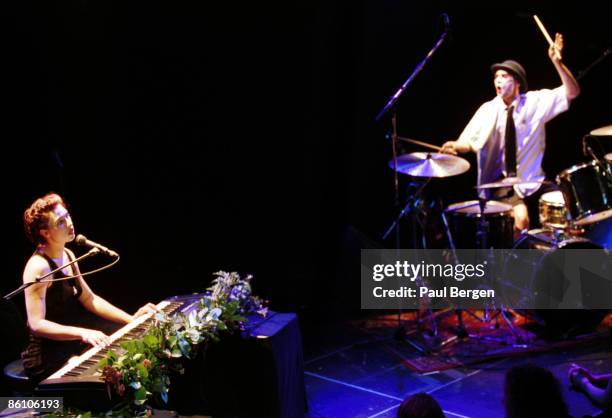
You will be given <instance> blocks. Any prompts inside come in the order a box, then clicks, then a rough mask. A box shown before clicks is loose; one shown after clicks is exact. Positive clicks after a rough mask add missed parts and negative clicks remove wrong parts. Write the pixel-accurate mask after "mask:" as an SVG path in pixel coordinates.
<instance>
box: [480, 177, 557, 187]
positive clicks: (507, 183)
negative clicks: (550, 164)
mask: <svg viewBox="0 0 612 418" xmlns="http://www.w3.org/2000/svg"><path fill="white" fill-rule="evenodd" d="M545 181H546V180H542V181H537V180H535V181H534V180H523V179H522V178H520V177H506V178H504V179H502V180H500V181H496V182H494V183H485V184H481V185H480V186H476V188H477V189H498V188H501V187H512V186H525V185H528V184H533V185H536V184H542V183H544V182H545Z"/></svg>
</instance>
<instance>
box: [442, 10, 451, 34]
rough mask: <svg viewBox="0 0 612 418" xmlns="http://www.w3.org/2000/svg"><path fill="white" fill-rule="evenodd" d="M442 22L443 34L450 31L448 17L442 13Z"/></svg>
mask: <svg viewBox="0 0 612 418" xmlns="http://www.w3.org/2000/svg"><path fill="white" fill-rule="evenodd" d="M442 20H443V21H444V32H448V31H449V30H450V17H449V16H448V14H447V13H442Z"/></svg>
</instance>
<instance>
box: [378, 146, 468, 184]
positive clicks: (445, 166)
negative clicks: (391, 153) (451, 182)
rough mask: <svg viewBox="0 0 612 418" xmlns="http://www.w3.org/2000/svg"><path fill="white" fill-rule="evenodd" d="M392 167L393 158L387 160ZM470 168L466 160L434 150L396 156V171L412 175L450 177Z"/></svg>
mask: <svg viewBox="0 0 612 418" xmlns="http://www.w3.org/2000/svg"><path fill="white" fill-rule="evenodd" d="M389 167H391V168H393V160H391V161H389ZM469 169H470V163H469V162H467V160H465V159H463V158H461V157H457V156H456V155H450V154H441V153H436V152H413V153H411V154H404V155H400V156H399V157H397V171H398V172H400V173H403V174H408V175H409V176H413V177H439V178H441V177H451V176H456V175H458V174H462V173H465V172H466V171H468V170H469Z"/></svg>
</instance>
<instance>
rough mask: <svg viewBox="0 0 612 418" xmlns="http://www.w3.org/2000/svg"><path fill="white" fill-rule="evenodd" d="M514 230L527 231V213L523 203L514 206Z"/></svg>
mask: <svg viewBox="0 0 612 418" xmlns="http://www.w3.org/2000/svg"><path fill="white" fill-rule="evenodd" d="M514 229H515V230H516V231H519V232H520V231H525V230H527V229H529V211H528V210H527V205H525V203H523V202H521V203H519V204H518V205H516V206H514Z"/></svg>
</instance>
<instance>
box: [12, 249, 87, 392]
mask: <svg viewBox="0 0 612 418" xmlns="http://www.w3.org/2000/svg"><path fill="white" fill-rule="evenodd" d="M66 254H68V258H69V259H70V260H71V261H72V260H73V259H72V256H71V255H70V253H66ZM40 255H41V256H42V257H44V258H45V259H46V260H47V262H48V263H49V267H50V268H51V270H55V269H56V268H57V267H58V266H57V264H56V263H55V262H54V261H53V260H52V259H51V258H50V257H49V256H47V255H46V254H40ZM63 277H68V276H66V275H65V274H64V273H63V272H62V271H58V272H57V273H55V274H54V275H53V278H54V279H59V278H63ZM82 291H83V290H82V289H81V286H80V284H79V282H78V281H77V280H76V279H68V280H60V281H57V282H53V283H52V284H51V285H50V286H49V287H48V288H47V293H46V296H45V309H46V313H45V319H47V320H49V321H53V322H57V323H58V324H61V325H68V326H78V327H82V326H84V325H85V324H84V323H83V319H84V317H86V316H87V315H85V313H86V310H85V308H84V307H83V305H82V304H81V303H80V302H79V297H80V296H81V293H82ZM86 347H87V346H86V345H85V344H83V343H82V342H81V341H78V340H72V341H57V340H51V339H48V338H41V337H37V336H35V335H34V334H33V333H32V331H30V336H29V342H28V345H27V347H26V349H25V350H24V351H23V352H22V353H21V358H22V360H23V366H24V369H25V371H26V373H27V374H28V375H29V376H30V378H31V379H33V380H35V381H40V380H42V379H44V378H46V377H48V376H49V375H50V374H53V373H54V372H55V371H57V370H58V369H60V368H61V367H62V366H63V365H64V363H65V362H66V361H67V360H68V359H69V358H70V357H71V356H73V355H75V354H79V353H80V352H82V351H83V350H84V349H85V348H86Z"/></svg>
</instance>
